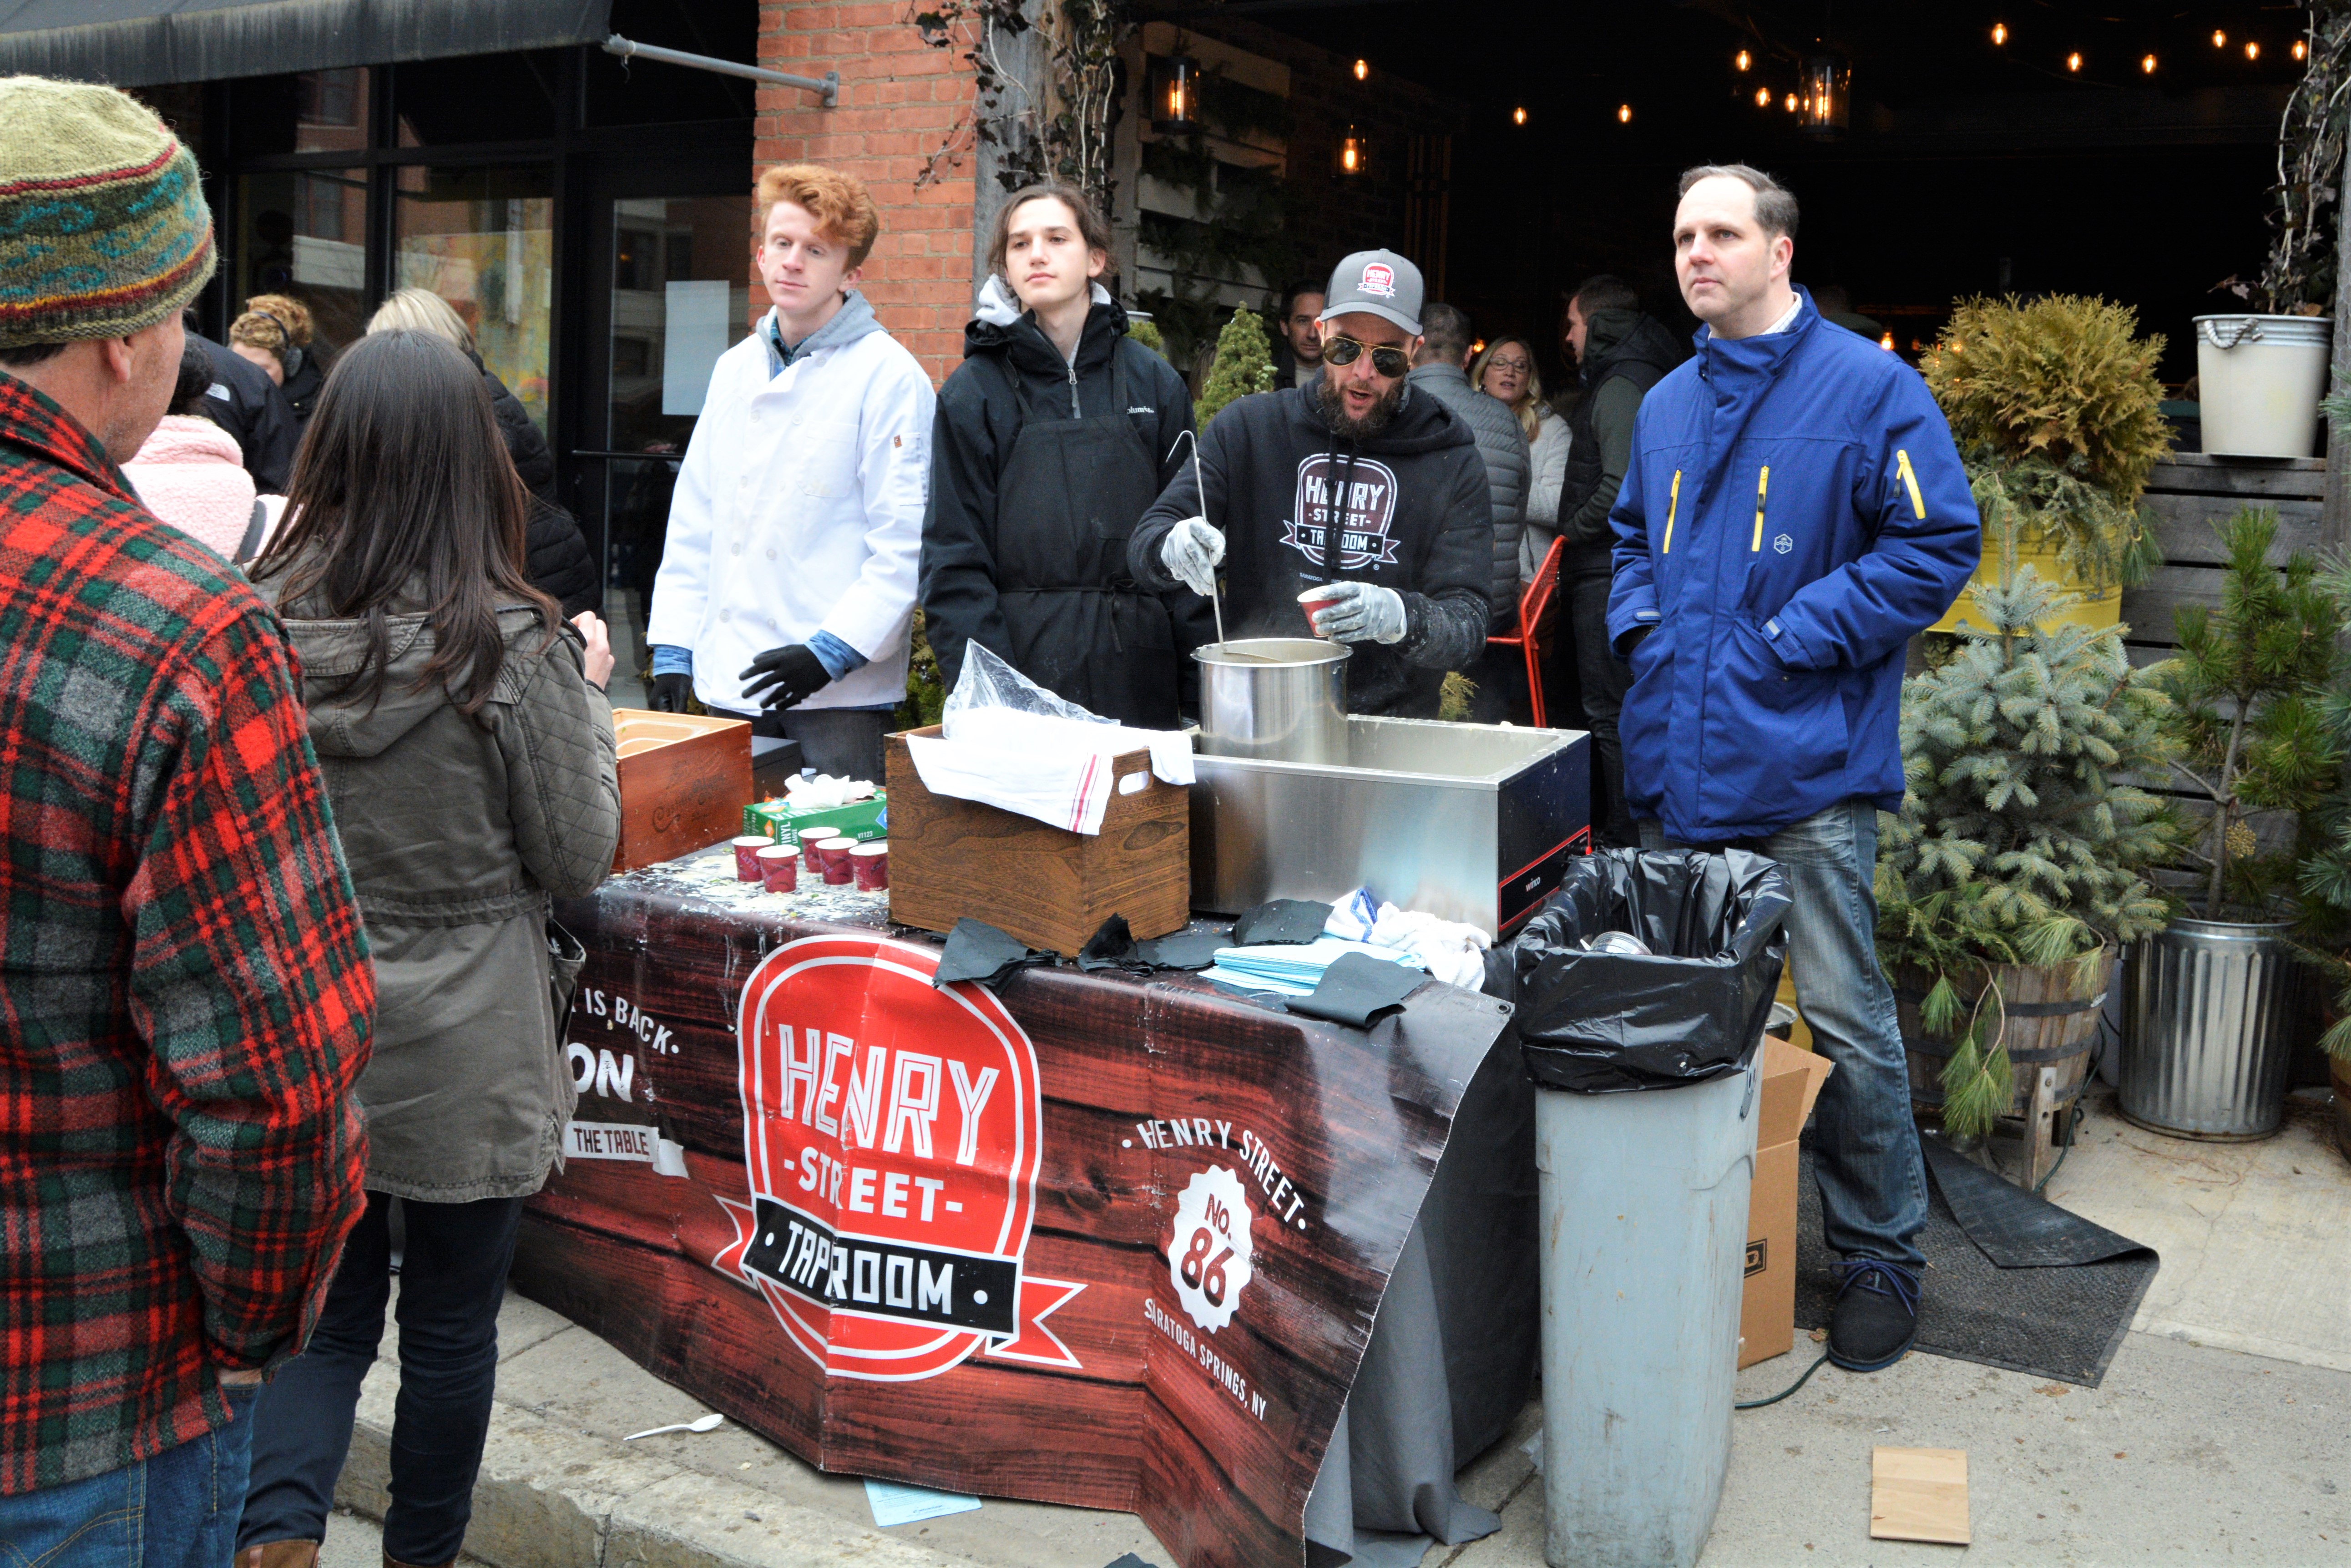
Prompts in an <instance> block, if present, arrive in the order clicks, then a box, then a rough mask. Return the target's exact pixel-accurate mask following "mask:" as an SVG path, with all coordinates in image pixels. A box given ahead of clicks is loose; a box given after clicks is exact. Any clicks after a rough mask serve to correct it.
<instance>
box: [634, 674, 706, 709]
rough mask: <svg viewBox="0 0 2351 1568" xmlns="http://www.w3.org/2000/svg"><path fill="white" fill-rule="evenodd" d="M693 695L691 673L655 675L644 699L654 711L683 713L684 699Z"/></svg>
mask: <svg viewBox="0 0 2351 1568" xmlns="http://www.w3.org/2000/svg"><path fill="white" fill-rule="evenodd" d="M693 695H694V677H693V676H692V675H680V674H667V675H655V676H654V677H653V685H652V686H651V687H650V688H649V689H648V691H647V694H646V696H645V700H646V701H647V702H649V703H651V704H652V705H653V712H655V713H684V711H685V704H686V699H687V698H689V697H691V696H693Z"/></svg>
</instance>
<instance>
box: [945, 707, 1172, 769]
mask: <svg viewBox="0 0 2351 1568" xmlns="http://www.w3.org/2000/svg"><path fill="white" fill-rule="evenodd" d="M939 734H940V737H941V738H943V739H946V740H952V741H956V742H962V741H971V742H973V743H974V744H976V745H980V746H989V747H1008V748H1010V749H1013V750H1016V751H1035V752H1039V753H1054V752H1066V751H1084V752H1091V753H1092V754H1093V755H1095V756H1100V757H1116V756H1119V755H1121V754H1122V753H1124V752H1129V751H1144V750H1147V751H1149V752H1150V753H1151V771H1152V772H1154V773H1155V774H1156V775H1158V776H1159V778H1160V779H1163V780H1165V782H1167V783H1170V784H1178V785H1184V786H1186V787H1189V786H1190V784H1191V782H1192V780H1193V779H1194V778H1195V777H1196V775H1195V773H1194V770H1193V767H1192V737H1191V734H1190V732H1188V731H1186V730H1179V729H1131V728H1129V727H1126V726H1125V725H1122V724H1107V723H1102V722H1097V721H1095V720H1092V719H1082V718H1062V717H1060V716H1056V715H1053V714H1043V713H1026V712H1023V711H1022V710H1020V709H1019V708H1008V707H967V708H962V709H958V710H956V711H954V712H951V713H949V714H947V715H946V716H945V717H944V718H943V719H942V720H941V721H940V724H939Z"/></svg>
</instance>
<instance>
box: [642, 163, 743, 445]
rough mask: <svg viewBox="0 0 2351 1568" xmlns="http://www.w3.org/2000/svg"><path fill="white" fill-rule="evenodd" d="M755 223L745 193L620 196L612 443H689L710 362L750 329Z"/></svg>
mask: <svg viewBox="0 0 2351 1568" xmlns="http://www.w3.org/2000/svg"><path fill="white" fill-rule="evenodd" d="M750 226H751V209H750V203H749V202H748V201H747V199H746V198H744V197H741V196H693V197H682V198H681V197H672V198H669V199H666V200H664V199H663V198H661V197H649V198H642V199H638V200H633V201H618V202H615V203H613V204H612V345H611V347H612V382H611V386H612V392H611V399H612V401H611V413H612V427H611V443H612V450H614V451H616V452H683V451H684V450H685V441H686V437H687V436H689V435H691V434H693V433H694V421H695V415H697V414H699V413H701V412H702V396H703V392H704V391H705V388H707V387H708V385H709V383H710V370H711V367H712V366H713V365H715V364H716V363H717V362H718V356H719V355H720V354H723V353H725V352H726V350H727V349H728V348H729V347H731V346H732V345H734V344H736V343H737V342H740V341H741V340H742V339H743V337H744V335H745V334H746V333H747V332H748V331H749V330H750V328H749V325H748V322H749V319H750V314H751V286H750V266H751V263H750V254H751V240H750Z"/></svg>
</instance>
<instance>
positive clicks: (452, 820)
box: [259, 578, 621, 1203]
mask: <svg viewBox="0 0 2351 1568" xmlns="http://www.w3.org/2000/svg"><path fill="white" fill-rule="evenodd" d="M282 582H283V579H282V578H272V579H270V580H265V581H264V582H262V583H261V584H260V585H259V586H260V589H261V591H262V594H263V596H264V597H266V598H267V599H269V600H270V601H271V602H272V603H273V604H276V603H277V591H278V589H279V588H280V587H281V586H282ZM278 608H279V614H280V616H281V618H282V619H283V620H284V622H285V623H286V627H287V632H288V633H289V634H290V636H291V638H292V641H293V643H294V646H295V648H296V650H297V651H298V653H300V654H301V658H302V682H303V696H304V700H305V701H306V702H307V704H308V707H309V715H310V741H311V745H312V746H313V747H315V748H316V749H317V751H318V754H319V767H320V768H321V770H322V771H323V772H324V773H325V775H326V779H327V790H328V794H329V798H330V799H331V800H332V802H333V805H334V812H335V829H336V832H337V834H338V836H339V837H340V839H341V840H342V845H343V857H344V859H345V860H346V861H347V862H349V863H350V873H351V882H352V883H353V885H354V886H355V887H356V888H357V889H358V891H359V902H360V912H361V914H362V915H364V916H365V917H366V921H367V931H368V940H369V945H370V946H371V949H372V951H373V953H374V956H375V971H376V995H377V1017H376V1032H375V1053H374V1056H373V1058H372V1059H371V1061H369V1063H368V1066H367V1070H366V1071H365V1072H364V1073H363V1074H362V1075H361V1077H360V1084H359V1098H360V1103H361V1104H362V1105H363V1106H364V1107H365V1108H366V1111H367V1117H368V1138H369V1147H368V1170H367V1186H368V1188H369V1190H370V1191H372V1192H381V1193H389V1194H392V1195H393V1196H395V1197H404V1198H413V1199H416V1200H419V1201H422V1202H427V1203H470V1202H473V1201H475V1200H477V1199H480V1198H488V1197H525V1196H527V1195H528V1194H530V1193H534V1192H537V1191H538V1188H539V1186H540V1185H541V1184H542V1183H544V1182H545V1181H546V1179H547V1172H548V1168H549V1166H550V1165H553V1164H555V1163H556V1162H557V1161H558V1159H559V1155H560V1151H561V1148H562V1140H563V1129H564V1124H565V1123H566V1122H568V1121H569V1118H570V1115H571V1108H572V1105H573V1103H575V1101H576V1100H577V1098H578V1092H577V1091H576V1090H575V1089H574V1088H573V1086H572V1081H571V1074H570V1072H569V1069H568V1068H567V1066H566V1064H565V1061H564V1057H563V1045H562V1040H561V1038H560V1036H559V1020H557V1019H556V1018H555V1016H554V1009H553V1004H552V1003H551V1001H550V999H549V981H550V977H551V964H550V959H549V946H548V936H547V911H548V898H549V894H556V895H559V896H564V897H576V896H579V895H580V894H586V893H588V892H590V890H592V889H593V888H594V887H595V886H596V884H597V883H599V882H601V881H602V880H603V878H604V875H605V873H606V872H607V871H609V870H610V869H611V864H612V852H613V848H614V846H615V844H616V843H617V842H618V841H619V839H620V831H621V797H620V786H619V782H618V779H617V777H616V775H615V772H614V747H613V741H612V710H611V705H610V704H608V703H607V702H606V701H605V699H604V694H603V693H602V692H601V691H598V690H597V689H596V688H595V687H593V686H591V685H589V684H588V681H587V678H586V675H585V674H584V673H583V671H582V664H581V648H580V642H579V639H578V638H577V636H576V635H575V634H574V633H572V632H570V630H569V628H565V629H564V630H563V631H562V632H560V633H559V635H558V636H556V638H555V639H554V641H553V642H552V643H549V641H548V634H547V632H545V631H544V630H543V629H542V628H541V627H540V625H539V622H538V616H537V615H536V613H535V612H532V611H530V610H528V609H513V610H507V611H503V612H501V613H500V614H499V617H498V623H499V626H500V629H501V630H502V631H503V632H505V634H506V644H507V654H506V659H505V661H504V663H503V664H501V665H500V667H499V670H498V678H497V682H496V686H495V687H494V688H493V691H492V693H491V695H490V698H489V700H488V702H486V704H484V705H483V707H482V709H481V712H480V715H479V716H478V718H467V717H466V716H465V715H464V714H462V713H460V712H458V710H457V708H456V706H455V704H454V703H453V702H452V700H451V698H450V695H449V694H448V692H447V691H446V690H445V689H444V688H443V687H442V686H440V685H434V686H430V687H424V688H422V689H420V688H419V687H418V686H417V685H416V681H417V676H418V674H420V673H421V672H422V671H423V668H424V665H425V664H426V663H427V661H429V660H430V659H431V657H432V654H433V647H434V640H433V633H432V631H431V629H430V628H429V627H428V626H427V624H426V621H425V617H424V616H423V615H421V614H395V615H392V616H390V617H389V618H388V620H387V632H388V635H389V646H390V664H389V672H388V676H387V679H386V680H385V682H384V685H383V690H382V693H381V697H380V698H379V700H377V701H375V702H373V703H372V704H370V703H368V702H366V701H364V700H362V699H360V698H359V697H358V696H356V695H351V694H348V693H342V692H341V691H340V688H341V687H343V686H344V685H348V684H349V681H350V674H351V673H352V672H353V671H354V670H355V669H357V668H358V667H359V664H360V660H361V658H362V656H363V655H364V653H365V652H366V649H367V642H368V639H367V623H366V622H363V621H339V620H326V619H308V618H306V617H305V616H304V615H303V613H302V607H300V606H294V607H291V608H290V609H289V608H288V607H287V606H283V605H279V606H278Z"/></svg>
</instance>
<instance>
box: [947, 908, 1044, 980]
mask: <svg viewBox="0 0 2351 1568" xmlns="http://www.w3.org/2000/svg"><path fill="white" fill-rule="evenodd" d="M1052 961H1053V955H1051V954H1050V953H1040V952H1037V951H1036V950H1034V949H1033V948H1030V947H1029V946H1027V945H1026V944H1024V943H1022V942H1021V941H1020V940H1019V938H1018V937H1016V936H1012V935H1011V934H1010V933H1008V932H1005V931H999V930H998V929H997V928H996V927H995V926H993V925H989V924H988V923H987V921H985V920H974V919H973V918H972V917H971V916H970V915H965V916H964V917H963V918H962V919H960V920H958V921H956V923H955V929H954V930H952V931H950V932H948V933H947V944H946V951H945V952H943V953H941V954H940V955H939V967H938V972H937V973H936V974H935V975H933V976H932V977H931V984H932V985H934V986H938V987H946V986H951V985H953V984H955V982H956V981H957V980H977V981H978V982H979V983H980V984H981V985H983V986H992V985H995V984H996V983H997V982H998V981H1000V980H1002V979H1003V978H1004V977H1006V976H1007V975H1009V974H1010V973H1012V971H1013V970H1015V969H1018V968H1021V967H1025V966H1027V965H1029V964H1050V963H1051V962H1052Z"/></svg>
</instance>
